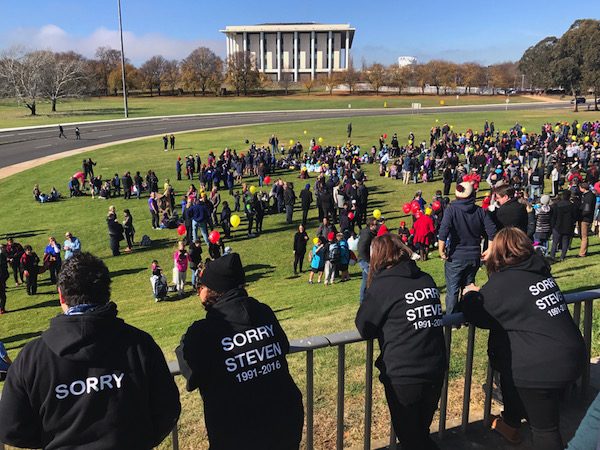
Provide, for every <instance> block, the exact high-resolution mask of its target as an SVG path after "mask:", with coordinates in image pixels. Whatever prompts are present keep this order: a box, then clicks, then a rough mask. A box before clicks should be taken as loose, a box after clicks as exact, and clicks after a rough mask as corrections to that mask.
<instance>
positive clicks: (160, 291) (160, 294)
mask: <svg viewBox="0 0 600 450" xmlns="http://www.w3.org/2000/svg"><path fill="white" fill-rule="evenodd" d="M167 291H168V285H167V278H166V277H165V276H164V275H162V274H161V275H160V276H159V277H156V282H155V283H154V297H156V298H160V299H162V298H165V297H166V296H167Z"/></svg>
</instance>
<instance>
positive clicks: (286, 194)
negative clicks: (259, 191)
mask: <svg viewBox="0 0 600 450" xmlns="http://www.w3.org/2000/svg"><path fill="white" fill-rule="evenodd" d="M295 203H296V193H295V192H294V188H293V187H292V185H291V183H285V184H284V185H283V204H284V205H285V221H286V223H287V224H291V223H292V216H293V214H294V204H295Z"/></svg>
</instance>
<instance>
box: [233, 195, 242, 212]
mask: <svg viewBox="0 0 600 450" xmlns="http://www.w3.org/2000/svg"><path fill="white" fill-rule="evenodd" d="M241 198H242V196H241V195H240V191H235V194H233V199H234V201H235V203H234V204H233V211H234V212H240V199H241Z"/></svg>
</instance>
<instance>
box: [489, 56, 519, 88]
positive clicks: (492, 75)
mask: <svg viewBox="0 0 600 450" xmlns="http://www.w3.org/2000/svg"><path fill="white" fill-rule="evenodd" d="M517 77H518V74H517V64H516V63H513V62H503V63H498V64H493V65H491V66H489V67H488V80H489V83H490V85H491V87H492V92H493V94H496V90H497V89H508V88H510V87H514V86H515V85H516V83H517Z"/></svg>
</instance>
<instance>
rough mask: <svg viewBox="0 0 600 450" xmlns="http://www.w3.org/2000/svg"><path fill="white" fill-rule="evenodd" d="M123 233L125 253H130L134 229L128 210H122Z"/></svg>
mask: <svg viewBox="0 0 600 450" xmlns="http://www.w3.org/2000/svg"><path fill="white" fill-rule="evenodd" d="M123 214H124V217H123V231H124V232H125V239H127V248H126V249H125V251H126V252H130V251H131V250H132V249H133V236H134V235H135V228H134V227H133V216H132V215H131V212H130V211H129V209H124V210H123Z"/></svg>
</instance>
